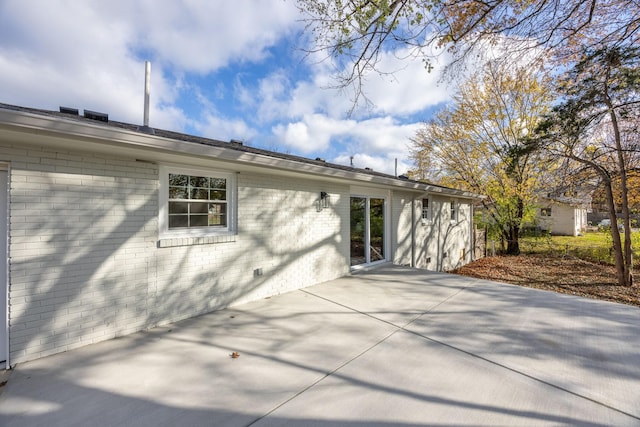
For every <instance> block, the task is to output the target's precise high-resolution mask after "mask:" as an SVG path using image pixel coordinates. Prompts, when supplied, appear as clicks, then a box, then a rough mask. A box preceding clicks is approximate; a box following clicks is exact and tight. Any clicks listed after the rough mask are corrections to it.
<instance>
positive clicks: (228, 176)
mask: <svg viewBox="0 0 640 427" xmlns="http://www.w3.org/2000/svg"><path fill="white" fill-rule="evenodd" d="M159 169H160V197H159V201H160V209H159V211H160V212H159V215H160V216H159V224H160V237H161V238H162V237H165V238H167V237H169V238H170V237H190V236H196V237H199V236H213V235H221V234H225V235H226V234H232V233H234V232H235V230H236V219H235V218H236V174H235V173H233V172H228V171H219V170H210V169H194V168H185V167H173V166H160V168H159Z"/></svg>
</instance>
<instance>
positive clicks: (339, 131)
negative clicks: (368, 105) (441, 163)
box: [273, 114, 420, 173]
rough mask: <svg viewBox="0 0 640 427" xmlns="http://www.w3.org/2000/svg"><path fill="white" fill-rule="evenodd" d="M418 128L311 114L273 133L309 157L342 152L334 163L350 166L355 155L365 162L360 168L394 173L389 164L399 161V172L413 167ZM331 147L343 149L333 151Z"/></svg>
mask: <svg viewBox="0 0 640 427" xmlns="http://www.w3.org/2000/svg"><path fill="white" fill-rule="evenodd" d="M419 127H420V123H401V122H399V121H397V120H396V119H394V118H392V117H389V116H387V117H381V118H373V119H369V120H362V121H357V120H353V119H333V118H330V117H327V116H326V115H322V114H310V115H306V116H304V117H303V118H302V120H299V121H295V122H290V123H288V124H279V125H277V126H275V127H274V128H273V133H274V135H275V137H276V138H277V140H278V141H279V142H280V143H281V144H284V145H285V146H287V147H290V148H291V149H293V150H295V151H298V152H302V153H304V154H306V155H309V154H311V153H315V154H321V153H323V152H329V151H336V150H337V151H340V152H341V154H339V155H338V156H336V157H335V158H334V161H335V162H337V163H341V164H347V165H348V164H349V158H350V157H351V156H354V158H355V159H362V163H361V164H360V165H359V167H371V168H374V169H376V170H380V171H385V172H387V173H393V172H394V170H393V168H391V167H390V166H389V165H390V164H391V163H394V159H396V158H397V159H398V161H399V169H403V170H402V171H401V172H400V173H404V172H406V170H407V169H408V168H409V165H410V161H409V160H408V158H409V148H408V146H409V138H411V137H413V136H414V135H415V133H416V131H417V130H418V128H419ZM332 145H337V146H339V147H340V148H338V147H333V150H332V149H331V148H332ZM376 159H377V160H376ZM365 163H367V164H365ZM383 165H384V167H383Z"/></svg>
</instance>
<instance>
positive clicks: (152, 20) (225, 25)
mask: <svg viewBox="0 0 640 427" xmlns="http://www.w3.org/2000/svg"><path fill="white" fill-rule="evenodd" d="M297 14H298V11H297V9H296V8H295V5H293V4H292V3H291V2H255V1H252V0H236V1H234V2H226V3H225V2H223V3H220V2H209V1H206V0H200V1H190V2H186V3H185V2H175V1H170V0H153V1H152V0H143V1H136V2H129V1H110V2H67V1H61V0H58V1H56V0H47V1H36V0H8V1H4V2H2V3H0V40H2V41H1V42H0V102H6V103H14V104H19V105H26V106H33V107H41V108H51V109H54V108H57V106H58V105H67V106H70V107H77V108H80V109H83V108H87V109H92V110H98V111H104V112H107V113H109V114H110V117H111V118H114V119H116V120H124V121H132V122H139V121H140V117H141V116H142V99H143V93H142V90H143V82H144V65H143V60H142V59H140V58H145V57H152V58H153V72H152V94H151V102H152V103H153V104H154V105H153V108H152V114H153V115H152V117H151V121H152V122H153V121H154V119H155V118H156V117H157V118H162V123H158V124H156V126H158V127H165V128H167V127H171V126H176V125H180V124H181V123H184V118H183V117H181V116H182V113H181V112H180V111H179V109H176V108H175V107H174V106H173V104H174V102H176V99H177V97H178V96H179V95H180V93H181V89H182V88H181V87H180V83H181V82H180V79H181V77H182V76H183V75H184V73H185V72H194V71H195V72H200V73H207V72H210V71H213V70H216V69H218V68H220V67H224V66H227V65H229V64H230V63H232V62H242V61H252V60H258V59H261V58H264V57H265V55H267V53H266V50H265V49H266V48H268V47H269V46H271V45H272V44H273V43H274V42H275V41H276V40H278V39H279V38H280V37H282V36H283V35H285V34H288V33H290V32H291V31H292V30H293V29H295V28H297V26H298V25H299V23H298V22H297V19H296V18H297V16H298V15H297ZM172 75H175V76H176V77H171V76H172ZM172 113H176V114H177V116H175V117H173V118H170V117H169V115H170V114H172ZM165 124H166V125H165ZM152 125H153V124H152Z"/></svg>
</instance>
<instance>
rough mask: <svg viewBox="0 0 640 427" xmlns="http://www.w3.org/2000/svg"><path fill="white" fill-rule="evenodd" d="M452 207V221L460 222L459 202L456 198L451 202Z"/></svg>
mask: <svg viewBox="0 0 640 427" xmlns="http://www.w3.org/2000/svg"><path fill="white" fill-rule="evenodd" d="M449 204H450V207H451V208H450V209H451V213H450V219H451V222H458V211H459V205H458V202H457V201H455V200H452V201H451V202H450V203H449Z"/></svg>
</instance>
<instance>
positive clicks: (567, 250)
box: [520, 231, 640, 266]
mask: <svg viewBox="0 0 640 427" xmlns="http://www.w3.org/2000/svg"><path fill="white" fill-rule="evenodd" d="M621 237H622V239H624V234H622V235H621ZM631 238H632V240H631V242H632V247H633V259H634V264H635V266H638V265H639V260H640V232H637V231H636V232H634V233H632V237H631ZM623 244H624V240H623ZM612 246H613V240H612V238H611V234H610V232H588V233H585V234H584V235H582V236H577V237H572V236H541V237H521V238H520V250H521V251H522V252H523V253H529V254H531V253H540V254H552V255H573V256H576V257H578V258H581V259H585V260H588V261H594V262H605V263H608V264H613V263H614V261H613V252H612V249H611V248H612Z"/></svg>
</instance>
